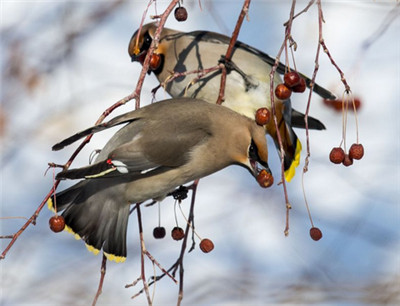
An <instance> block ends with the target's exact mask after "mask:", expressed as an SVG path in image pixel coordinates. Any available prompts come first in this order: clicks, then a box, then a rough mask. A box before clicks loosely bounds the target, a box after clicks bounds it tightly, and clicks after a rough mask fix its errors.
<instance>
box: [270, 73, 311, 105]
mask: <svg viewBox="0 0 400 306" xmlns="http://www.w3.org/2000/svg"><path fill="white" fill-rule="evenodd" d="M283 81H284V83H281V84H279V85H278V86H276V88H275V96H276V97H277V98H278V99H281V100H286V99H289V98H290V96H291V95H292V92H304V91H305V90H306V81H305V80H304V79H303V78H302V77H301V76H300V75H299V74H298V73H297V72H296V71H290V72H287V73H285V75H284V76H283Z"/></svg>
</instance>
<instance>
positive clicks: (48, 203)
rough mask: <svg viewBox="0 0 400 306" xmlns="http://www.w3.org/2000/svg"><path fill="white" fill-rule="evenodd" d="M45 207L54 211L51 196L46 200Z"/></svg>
mask: <svg viewBox="0 0 400 306" xmlns="http://www.w3.org/2000/svg"><path fill="white" fill-rule="evenodd" d="M47 208H48V209H49V210H50V211H52V212H55V211H56V210H55V209H54V205H53V200H52V199H51V198H49V199H48V200H47Z"/></svg>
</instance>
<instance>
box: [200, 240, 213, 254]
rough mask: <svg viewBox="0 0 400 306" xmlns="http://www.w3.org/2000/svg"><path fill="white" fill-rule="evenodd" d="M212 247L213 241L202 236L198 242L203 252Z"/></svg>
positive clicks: (208, 250)
mask: <svg viewBox="0 0 400 306" xmlns="http://www.w3.org/2000/svg"><path fill="white" fill-rule="evenodd" d="M213 249H214V243H213V242H212V241H211V240H210V239H207V238H204V239H202V240H201V242H200V250H202V251H203V252H204V253H209V252H211V251H212V250H213Z"/></svg>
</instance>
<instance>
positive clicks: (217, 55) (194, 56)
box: [128, 23, 336, 181]
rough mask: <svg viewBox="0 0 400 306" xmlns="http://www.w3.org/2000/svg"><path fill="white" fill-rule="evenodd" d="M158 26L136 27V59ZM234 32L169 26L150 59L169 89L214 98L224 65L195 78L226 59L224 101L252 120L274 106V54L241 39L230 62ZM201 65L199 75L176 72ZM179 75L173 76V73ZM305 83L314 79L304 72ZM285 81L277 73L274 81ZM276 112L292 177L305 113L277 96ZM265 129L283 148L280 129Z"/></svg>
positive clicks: (313, 123)
mask: <svg viewBox="0 0 400 306" xmlns="http://www.w3.org/2000/svg"><path fill="white" fill-rule="evenodd" d="M156 29H157V25H156V24H155V23H150V24H146V25H144V26H143V27H142V29H141V30H140V32H139V30H137V31H136V32H135V33H134V34H133V36H132V38H131V40H130V43H129V48H128V52H129V55H130V57H131V59H132V61H139V62H141V63H143V62H144V59H145V57H146V54H147V50H148V49H149V48H150V45H151V43H152V41H153V39H154V34H155V31H156ZM229 42H230V37H227V36H224V35H221V34H218V33H213V32H207V31H195V32H189V33H184V32H180V31H176V30H172V29H168V28H164V29H163V30H162V32H161V36H160V40H159V42H158V44H157V46H155V51H154V56H153V58H152V59H151V62H150V71H152V72H153V73H154V74H155V75H156V77H157V78H158V80H159V82H160V83H161V84H162V85H163V87H164V88H165V90H166V91H167V92H168V93H169V94H170V95H171V96H172V97H174V98H177V97H183V96H187V97H191V98H199V99H203V100H206V101H208V102H210V103H216V101H217V98H218V94H219V88H220V78H221V69H218V70H213V71H212V72H210V73H207V74H205V75H204V76H202V77H201V78H199V79H197V80H196V82H192V81H193V79H195V78H197V77H198V76H199V75H200V74H202V73H204V72H205V70H204V69H209V68H211V67H215V66H216V65H218V64H219V63H221V62H222V63H224V64H225V67H226V68H227V70H228V75H227V79H226V87H225V96H224V102H223V103H222V105H224V106H226V107H229V108H230V109H232V110H234V111H236V112H238V113H240V114H243V115H245V116H247V117H249V118H252V119H254V116H255V113H256V111H257V109H259V108H261V107H267V108H268V109H269V110H271V99H270V77H269V74H270V71H271V67H272V66H273V65H274V64H275V59H274V58H271V57H270V56H268V55H267V54H265V53H263V52H261V51H259V50H257V49H255V48H253V47H251V46H248V45H246V44H243V43H241V42H236V44H235V48H234V53H233V56H232V59H231V60H230V61H226V60H225V58H224V55H225V54H226V51H227V48H228V45H229ZM193 70H197V71H198V72H197V73H195V74H188V75H182V74H181V75H180V76H178V75H176V74H175V73H184V74H185V73H187V72H189V71H193ZM285 71H286V67H285V66H284V65H283V64H281V63H280V64H279V65H278V67H277V72H278V73H280V74H283V73H285ZM174 74H175V75H174ZM301 76H302V77H303V78H304V79H305V81H306V84H307V86H310V82H311V80H310V79H308V78H307V77H305V76H304V75H301ZM279 83H282V80H281V78H280V77H279V74H275V76H274V86H277V85H278V84H279ZM313 90H314V91H315V92H316V93H317V94H319V95H320V96H321V97H323V98H325V99H335V98H336V97H335V96H334V95H333V94H332V93H330V92H329V91H328V90H326V89H324V88H322V87H320V86H319V85H317V84H314V86H313ZM275 105H276V108H275V110H276V116H277V121H278V125H279V132H280V135H281V138H282V144H283V149H284V152H285V157H284V168H285V177H286V180H287V181H289V180H290V179H291V178H292V177H293V176H294V174H295V168H296V166H297V165H298V164H299V159H300V151H301V144H300V141H299V140H298V139H297V136H296V134H295V133H294V131H293V127H299V128H305V122H304V114H302V113H300V112H298V111H296V110H294V109H292V107H291V102H290V100H289V99H288V100H285V101H282V100H279V99H275ZM308 127H309V128H310V129H317V130H322V129H325V127H324V125H323V124H322V123H321V122H320V121H319V120H317V119H314V118H312V117H308ZM265 129H266V132H267V133H268V134H269V135H270V136H271V137H272V138H273V140H274V142H275V145H276V147H277V149H278V151H279V149H280V146H279V143H278V136H277V131H276V128H275V124H274V122H273V120H270V122H269V123H268V124H267V125H266V126H265Z"/></svg>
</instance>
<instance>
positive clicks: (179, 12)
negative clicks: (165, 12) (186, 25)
mask: <svg viewBox="0 0 400 306" xmlns="http://www.w3.org/2000/svg"><path fill="white" fill-rule="evenodd" d="M174 14H175V19H176V20H178V21H179V22H181V21H185V20H186V19H187V17H188V13H187V10H186V9H185V8H184V7H183V6H180V7H177V8H176V9H175V12H174Z"/></svg>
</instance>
